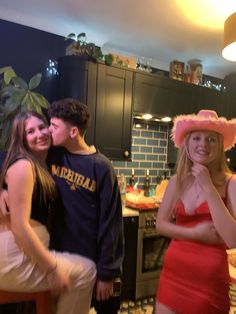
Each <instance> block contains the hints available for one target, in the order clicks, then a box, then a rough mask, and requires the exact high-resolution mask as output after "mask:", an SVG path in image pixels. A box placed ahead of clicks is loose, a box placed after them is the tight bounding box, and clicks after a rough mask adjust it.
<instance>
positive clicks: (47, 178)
mask: <svg viewBox="0 0 236 314" xmlns="http://www.w3.org/2000/svg"><path fill="white" fill-rule="evenodd" d="M31 117H36V118H38V119H40V120H42V121H43V122H44V123H45V124H46V125H47V121H46V119H45V118H44V117H43V116H42V115H40V114H38V113H37V112H32V111H28V112H20V113H18V114H17V115H16V116H15V118H14V120H13V122H12V126H11V136H10V140H9V145H8V151H7V155H6V158H5V161H4V164H3V167H2V171H1V175H0V188H1V189H2V188H3V187H4V179H5V175H6V173H7V170H8V168H9V167H10V166H11V165H12V164H13V163H14V162H15V161H16V160H19V159H27V160H28V161H29V162H30V163H31V166H32V171H33V176H34V179H35V185H34V193H35V191H36V189H37V192H38V193H39V196H40V201H41V202H42V201H43V202H44V203H47V202H48V201H49V200H51V199H54V197H55V195H56V185H55V182H54V180H53V178H52V177H51V175H50V173H49V172H48V170H47V169H46V168H45V167H43V166H42V165H41V164H40V162H39V160H38V159H37V158H36V157H35V156H34V155H33V154H32V152H31V151H30V150H29V148H28V145H27V141H26V134H25V124H26V121H27V120H28V119H29V118H31Z"/></svg>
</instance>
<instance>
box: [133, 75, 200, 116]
mask: <svg viewBox="0 0 236 314" xmlns="http://www.w3.org/2000/svg"><path fill="white" fill-rule="evenodd" d="M194 111H195V107H194V95H193V91H192V88H191V85H190V84H186V83H183V82H180V81H176V80H172V79H169V78H167V77H162V76H158V75H155V74H147V73H136V74H135V79H134V112H136V113H139V112H140V113H143V112H145V113H146V112H148V113H152V114H155V115H158V116H171V117H173V116H175V115H177V114H187V113H192V112H194Z"/></svg>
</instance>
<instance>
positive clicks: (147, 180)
mask: <svg viewBox="0 0 236 314" xmlns="http://www.w3.org/2000/svg"><path fill="white" fill-rule="evenodd" d="M144 196H150V177H149V169H147V171H146V178H145V183H144Z"/></svg>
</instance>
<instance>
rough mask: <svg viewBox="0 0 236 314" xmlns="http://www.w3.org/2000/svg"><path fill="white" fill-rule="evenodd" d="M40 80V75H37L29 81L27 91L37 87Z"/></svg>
mask: <svg viewBox="0 0 236 314" xmlns="http://www.w3.org/2000/svg"><path fill="white" fill-rule="evenodd" d="M41 78H42V73H37V74H36V75H34V76H33V77H32V78H31V79H30V81H29V89H30V90H32V89H34V88H36V87H38V86H39V84H40V82H41Z"/></svg>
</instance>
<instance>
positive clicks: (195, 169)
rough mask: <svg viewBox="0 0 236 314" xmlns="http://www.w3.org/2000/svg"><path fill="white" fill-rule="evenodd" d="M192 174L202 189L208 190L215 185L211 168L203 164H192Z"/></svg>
mask: <svg viewBox="0 0 236 314" xmlns="http://www.w3.org/2000/svg"><path fill="white" fill-rule="evenodd" d="M192 175H193V176H194V177H195V179H196V182H197V184H198V185H199V187H200V188H201V190H202V191H208V190H209V189H212V188H213V187H214V185H213V183H212V180H211V176H210V173H209V170H208V169H207V167H205V166H203V165H202V164H198V163H195V164H194V165H193V166H192Z"/></svg>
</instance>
